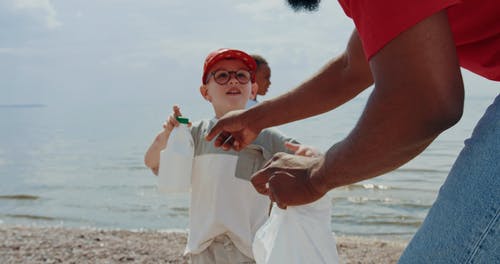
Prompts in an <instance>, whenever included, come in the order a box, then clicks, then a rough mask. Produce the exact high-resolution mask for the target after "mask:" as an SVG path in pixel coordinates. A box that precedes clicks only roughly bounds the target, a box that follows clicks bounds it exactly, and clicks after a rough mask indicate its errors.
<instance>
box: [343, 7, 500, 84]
mask: <svg viewBox="0 0 500 264" xmlns="http://www.w3.org/2000/svg"><path fill="white" fill-rule="evenodd" d="M339 2H340V4H341V5H342V8H343V9H344V12H345V13H346V14H347V16H349V17H351V18H352V19H353V21H354V24H355V25H356V29H357V30H358V33H359V35H360V38H361V41H362V42H363V48H364V50H365V54H366V56H367V58H368V59H370V58H371V57H372V56H373V55H374V54H375V53H377V52H378V51H379V50H380V49H381V48H382V47H384V46H385V45H386V44H387V43H388V42H389V41H391V40H392V39H394V38H395V37H396V36H398V35H399V34H400V33H401V32H403V31H405V30H407V29H408V28H410V27H412V26H413V25H415V24H416V23H418V22H420V21H422V20H423V19H425V18H426V17H429V16H430V15H432V14H434V13H436V12H438V11H440V10H443V9H447V13H448V21H449V23H450V26H451V30H452V32H453V37H454V39H455V44H456V47H457V54H458V57H459V60H460V65H461V66H462V67H464V68H466V69H468V70H470V71H472V72H475V73H477V74H479V75H482V76H484V77H486V78H488V79H491V80H496V81H500V2H499V1H498V0H479V1H474V0H418V1H403V0H384V1H375V0H339Z"/></svg>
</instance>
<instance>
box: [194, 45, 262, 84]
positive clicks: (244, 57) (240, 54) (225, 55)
mask: <svg viewBox="0 0 500 264" xmlns="http://www.w3.org/2000/svg"><path fill="white" fill-rule="evenodd" d="M225 59H235V60H240V61H242V62H243V63H244V64H245V65H246V66H247V67H248V68H249V70H250V73H251V74H252V82H255V69H256V68H257V63H256V62H255V60H254V59H253V58H252V56H250V55H248V54H247V53H246V52H244V51H241V50H237V49H226V48H223V49H218V50H216V51H212V52H210V54H208V56H207V58H206V59H205V64H204V65H203V76H202V77H201V82H202V83H203V84H207V76H208V73H209V72H208V71H209V70H210V68H212V66H214V65H215V64H216V63H217V62H219V61H221V60H225Z"/></svg>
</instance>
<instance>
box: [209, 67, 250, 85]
mask: <svg viewBox="0 0 500 264" xmlns="http://www.w3.org/2000/svg"><path fill="white" fill-rule="evenodd" d="M233 75H234V77H235V78H236V80H238V82H239V83H240V84H247V83H248V82H249V81H250V79H251V77H252V74H251V73H250V72H249V71H247V70H239V71H226V70H218V71H214V72H211V73H210V75H208V78H207V82H208V80H209V79H210V77H212V76H214V80H215V82H216V83H218V84H220V85H224V84H226V83H228V82H229V80H231V76H233Z"/></svg>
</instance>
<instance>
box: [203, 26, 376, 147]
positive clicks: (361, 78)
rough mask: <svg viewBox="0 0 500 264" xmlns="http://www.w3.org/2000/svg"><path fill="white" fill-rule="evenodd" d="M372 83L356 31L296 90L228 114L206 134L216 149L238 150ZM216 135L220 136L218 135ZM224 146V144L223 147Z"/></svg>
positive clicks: (322, 109)
mask: <svg viewBox="0 0 500 264" xmlns="http://www.w3.org/2000/svg"><path fill="white" fill-rule="evenodd" d="M372 83H373V79H372V75H371V72H370V68H369V65H368V62H367V60H366V58H365V56H364V52H363V49H362V46H361V41H360V39H359V36H358V34H357V32H356V31H354V32H353V33H352V35H351V38H350V40H349V43H348V46H347V48H346V51H345V52H344V53H343V54H342V55H340V56H339V57H337V58H335V59H333V60H332V61H331V62H329V63H328V64H327V65H326V66H325V67H323V68H322V69H321V70H320V71H319V72H318V73H317V74H316V75H314V76H313V77H311V78H310V79H309V80H307V81H305V82H304V83H303V84H301V85H300V86H298V87H297V88H295V89H293V90H291V91H290V92H287V93H285V94H283V95H281V96H279V97H277V98H275V99H271V100H267V101H264V102H262V103H260V104H258V105H257V106H254V107H253V108H250V109H248V110H246V111H237V112H230V113H228V114H226V115H225V116H224V117H222V118H221V119H220V120H219V121H218V122H217V124H216V125H215V126H214V127H213V128H212V129H211V130H210V131H209V133H208V134H207V137H206V139H207V140H212V139H213V138H214V137H215V136H217V135H218V137H217V138H216V140H215V145H216V146H222V147H223V148H224V149H230V148H233V149H235V150H239V149H241V148H243V147H245V146H246V145H248V144H249V143H250V142H252V141H253V140H254V139H255V138H256V137H257V135H258V134H259V133H260V131H261V130H262V129H264V128H267V127H272V126H276V125H281V124H284V123H289V122H292V121H296V120H299V119H304V118H307V117H310V116H314V115H318V114H321V113H324V112H327V111H330V110H332V109H334V108H336V107H338V106H340V105H342V104H343V103H345V102H347V101H349V100H350V99H352V98H353V97H355V96H356V95H357V94H359V93H360V92H361V91H363V90H364V89H366V88H367V87H369V86H370V85H371V84H372ZM219 133H220V134H219ZM223 143H224V144H223Z"/></svg>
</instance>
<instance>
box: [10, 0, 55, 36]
mask: <svg viewBox="0 0 500 264" xmlns="http://www.w3.org/2000/svg"><path fill="white" fill-rule="evenodd" d="M13 8H14V10H21V11H28V12H30V13H31V14H33V15H34V16H35V17H37V18H40V19H42V21H43V22H44V25H45V26H46V27H47V28H48V29H56V28H58V27H60V26H62V23H61V22H60V21H59V20H58V19H57V14H56V10H55V8H54V6H53V5H52V3H51V2H50V0H14V2H13Z"/></svg>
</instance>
